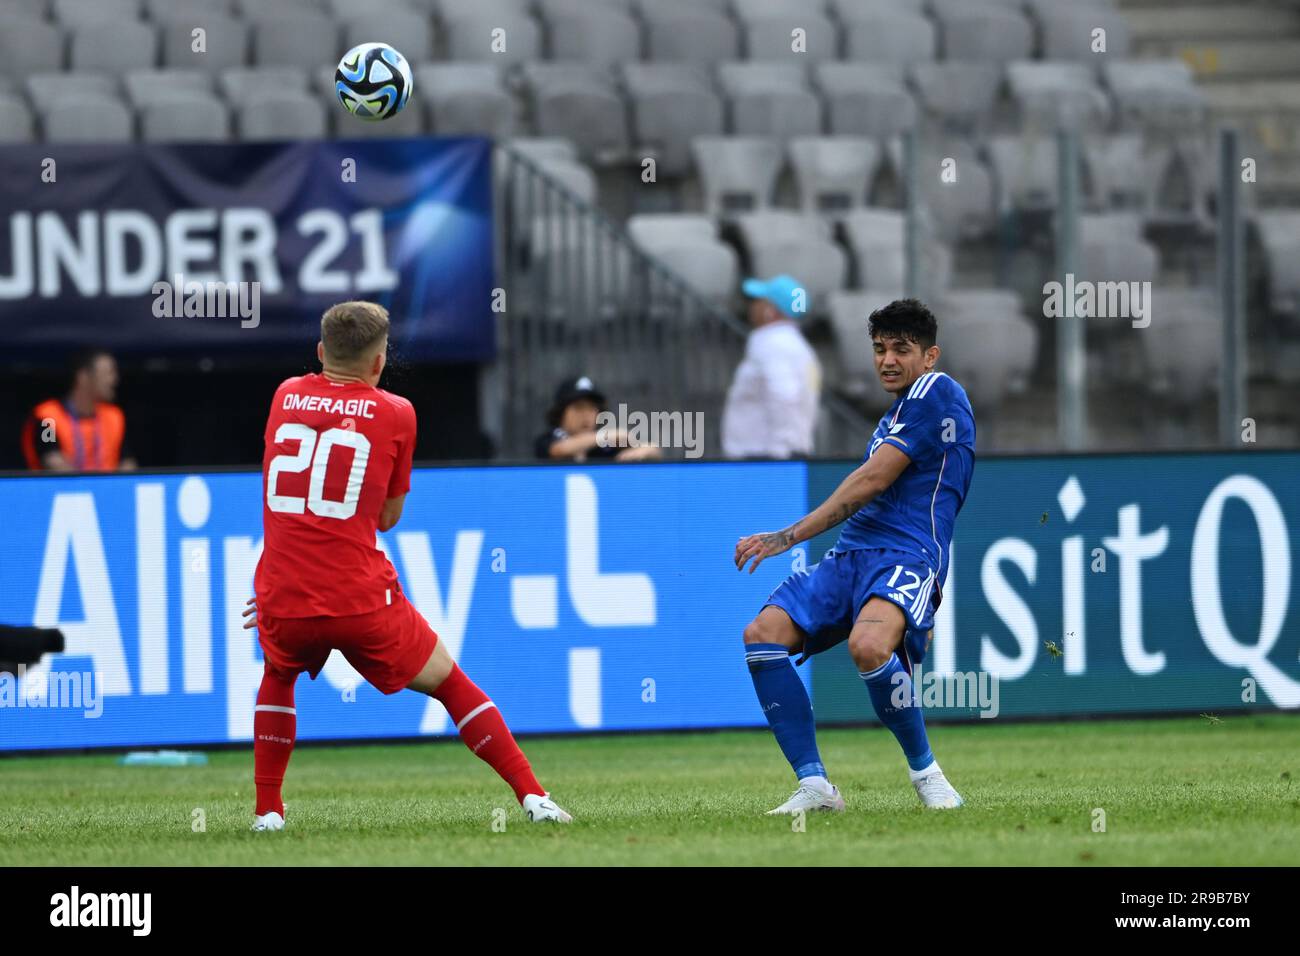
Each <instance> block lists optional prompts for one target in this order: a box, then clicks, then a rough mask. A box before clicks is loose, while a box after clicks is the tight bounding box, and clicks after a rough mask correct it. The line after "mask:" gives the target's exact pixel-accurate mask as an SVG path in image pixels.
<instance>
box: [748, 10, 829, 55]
mask: <svg viewBox="0 0 1300 956" xmlns="http://www.w3.org/2000/svg"><path fill="white" fill-rule="evenodd" d="M741 28H742V30H743V31H744V35H745V56H746V58H747V59H749V60H768V61H773V60H775V61H787V62H790V63H799V64H803V63H807V62H810V61H811V62H817V61H824V60H836V59H839V55H840V44H839V36H838V31H837V30H836V28H835V26H834V24H832V23H831V21H830V20H828V19H826V18H825V17H823V16H818V15H817V14H816V13H814V12H813V11H812V10H811V9H810V8H809V6H806V5H804V4H800V5H799V6H798V8H793V9H790V10H789V12H786V13H783V14H775V13H770V14H766V15H764V16H759V17H754V18H753V19H746V20H744V21H743V23H742V27H741ZM796 30H801V31H803V32H802V33H801V34H799V35H798V39H799V40H800V43H799V46H798V49H796V43H795V41H796V34H795V31H796Z"/></svg>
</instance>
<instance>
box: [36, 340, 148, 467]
mask: <svg viewBox="0 0 1300 956" xmlns="http://www.w3.org/2000/svg"><path fill="white" fill-rule="evenodd" d="M71 371H72V388H71V390H70V391H69V392H68V394H67V396H66V397H65V398H51V399H49V400H47V401H44V402H41V403H40V404H39V405H37V406H36V407H35V408H34V409H32V414H31V417H30V418H28V420H27V424H26V425H24V426H23V435H22V445H23V456H24V457H25V458H26V459H27V467H28V468H30V469H31V470H32V471H130V470H132V469H134V468H135V465H136V463H135V459H134V458H133V457H132V456H131V454H130V452H128V451H127V448H126V416H125V415H123V414H122V409H120V408H118V407H117V406H116V405H114V404H113V398H114V397H115V396H116V394H117V362H116V361H115V360H114V359H113V356H112V355H111V354H109V353H108V352H106V351H104V350H103V349H89V350H87V351H84V352H81V353H79V354H78V355H77V356H76V358H75V359H74V360H73V363H72V369H71Z"/></svg>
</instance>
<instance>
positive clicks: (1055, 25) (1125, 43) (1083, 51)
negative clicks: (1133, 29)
mask: <svg viewBox="0 0 1300 956" xmlns="http://www.w3.org/2000/svg"><path fill="white" fill-rule="evenodd" d="M1034 12H1035V14H1036V16H1037V17H1038V21H1039V24H1040V32H1041V34H1042V38H1043V58H1044V59H1047V60H1071V61H1073V62H1075V63H1082V64H1084V65H1085V66H1088V67H1089V68H1091V69H1097V68H1098V67H1100V66H1101V65H1102V64H1104V63H1106V62H1108V61H1112V60H1122V59H1125V58H1126V57H1128V55H1129V49H1130V47H1131V45H1132V41H1131V38H1130V35H1129V27H1128V21H1127V20H1125V19H1124V16H1123V14H1121V13H1119V12H1118V11H1115V10H1109V9H1106V8H1105V7H1098V6H1095V5H1094V6H1088V5H1077V4H1065V3H1060V4H1057V3H1047V4H1039V5H1038V6H1037V7H1035V8H1034ZM1098 29H1101V30H1105V31H1106V51H1105V52H1104V53H1101V52H1094V51H1093V31H1094V30H1098Z"/></svg>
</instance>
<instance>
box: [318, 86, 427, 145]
mask: <svg viewBox="0 0 1300 956" xmlns="http://www.w3.org/2000/svg"><path fill="white" fill-rule="evenodd" d="M321 103H322V105H323V106H324V109H325V114H326V116H327V117H333V119H332V120H331V122H332V123H333V125H334V138H335V139H403V138H405V137H410V136H424V135H425V134H426V133H427V132H428V129H427V124H426V119H425V114H424V110H422V109H420V108H419V107H418V106H407V108H406V109H404V110H402V112H400V113H398V114H397V115H396V116H390V117H389V118H388V119H386V120H381V121H369V120H363V119H357V117H355V116H352V115H350V114H349V113H348V111H347V110H345V109H344V108H343V106H342V104H340V103H339V101H338V99H337V97H335V95H334V93H333V92H331V93H330V94H329V95H328V96H322V97H321Z"/></svg>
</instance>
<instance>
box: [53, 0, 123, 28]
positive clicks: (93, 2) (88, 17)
mask: <svg viewBox="0 0 1300 956" xmlns="http://www.w3.org/2000/svg"><path fill="white" fill-rule="evenodd" d="M139 16H140V3H139V0H54V17H55V19H56V20H58V21H59V22H60V23H62V24H63V25H64V26H67V27H70V28H71V27H77V26H81V25H83V24H87V23H108V22H122V21H124V20H135V19H136V18H138V17H139Z"/></svg>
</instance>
